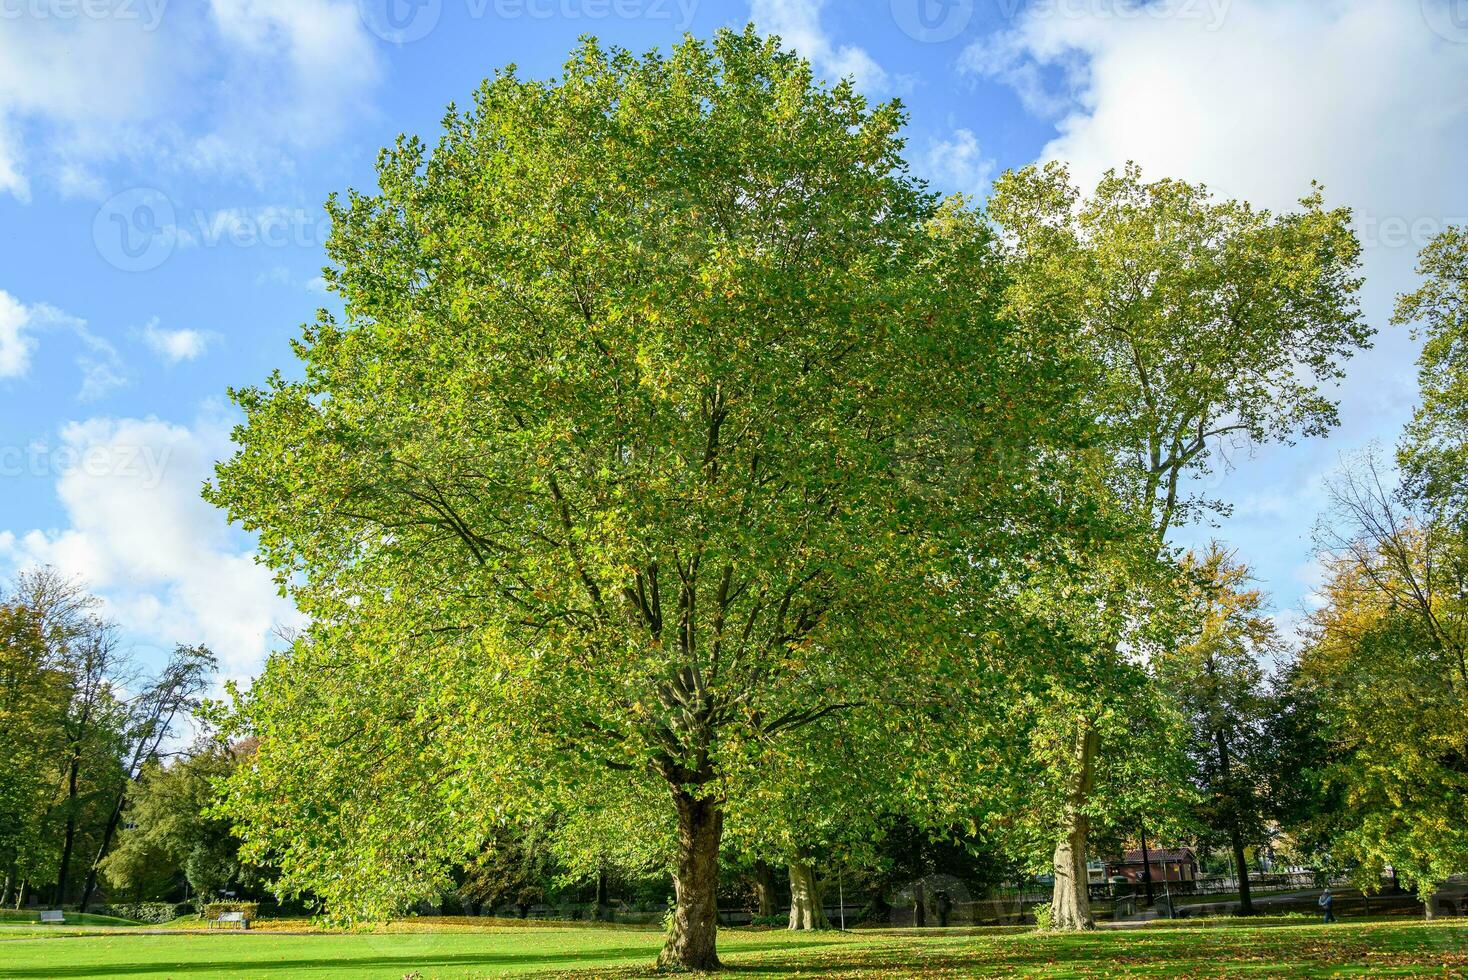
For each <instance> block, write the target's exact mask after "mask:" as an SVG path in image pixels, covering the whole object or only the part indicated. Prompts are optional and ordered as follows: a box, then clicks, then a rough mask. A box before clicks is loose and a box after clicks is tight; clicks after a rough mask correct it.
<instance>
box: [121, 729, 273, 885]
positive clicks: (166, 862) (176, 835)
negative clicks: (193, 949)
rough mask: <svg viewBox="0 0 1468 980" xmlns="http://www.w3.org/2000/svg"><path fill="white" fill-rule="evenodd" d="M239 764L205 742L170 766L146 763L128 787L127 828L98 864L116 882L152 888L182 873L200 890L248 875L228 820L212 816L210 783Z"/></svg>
mask: <svg viewBox="0 0 1468 980" xmlns="http://www.w3.org/2000/svg"><path fill="white" fill-rule="evenodd" d="M237 765H238V758H237V756H236V754H235V753H234V752H233V751H231V750H229V749H226V748H223V747H221V746H216V745H205V746H203V747H201V748H198V749H196V750H195V751H194V752H193V753H192V754H190V755H187V756H184V757H182V758H180V759H178V760H176V761H174V762H172V763H171V764H167V765H164V764H161V763H158V762H153V763H150V764H148V765H147V766H145V767H144V769H143V772H142V774H141V776H140V777H139V779H138V781H137V784H136V785H135V786H134V787H133V789H132V790H131V793H130V800H129V803H128V808H127V826H126V827H124V829H123V830H122V831H121V832H120V833H119V834H118V837H117V846H116V847H115V848H114V849H113V851H112V852H111V853H110V854H108V855H107V857H106V858H105V859H104V860H103V862H102V872H103V874H104V875H105V876H106V878H107V881H108V882H109V883H110V884H111V885H112V887H113V888H115V889H117V890H118V891H120V892H124V893H127V894H148V893H149V892H150V890H152V893H153V894H157V893H158V892H157V889H159V888H160V887H163V888H171V887H172V886H173V884H174V883H175V882H176V876H177V875H178V874H179V873H183V874H184V875H185V876H186V877H187V878H188V881H189V884H190V885H191V886H192V888H193V889H194V892H195V893H196V894H198V895H201V896H205V897H208V896H211V895H213V894H215V893H216V892H218V891H219V890H220V889H222V888H224V887H225V886H227V885H228V884H229V883H230V882H236V883H245V880H246V879H249V878H251V877H252V875H251V872H250V871H249V870H248V869H243V868H241V866H240V864H239V860H238V856H237V850H238V846H239V842H238V841H237V840H236V839H235V838H234V836H233V835H232V834H231V833H230V829H229V822H228V821H227V820H225V819H222V818H220V817H218V816H214V815H212V814H211V812H210V810H211V807H212V804H213V802H214V795H215V788H214V787H215V784H216V783H218V782H221V781H223V780H224V778H225V777H227V776H228V775H229V774H230V773H231V772H233V771H234V769H235V767H236V766H237Z"/></svg>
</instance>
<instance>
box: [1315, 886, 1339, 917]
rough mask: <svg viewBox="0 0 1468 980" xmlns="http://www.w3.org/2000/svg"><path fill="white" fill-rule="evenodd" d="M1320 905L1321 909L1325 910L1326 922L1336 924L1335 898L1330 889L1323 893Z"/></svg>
mask: <svg viewBox="0 0 1468 980" xmlns="http://www.w3.org/2000/svg"><path fill="white" fill-rule="evenodd" d="M1318 904H1319V905H1320V907H1321V908H1323V909H1325V921H1326V922H1334V921H1335V896H1334V895H1332V894H1331V893H1330V889H1329V888H1327V889H1326V890H1325V891H1323V892H1321V893H1320V902H1319V903H1318Z"/></svg>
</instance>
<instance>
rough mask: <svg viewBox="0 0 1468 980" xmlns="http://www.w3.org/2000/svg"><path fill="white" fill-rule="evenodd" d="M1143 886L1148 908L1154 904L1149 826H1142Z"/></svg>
mask: <svg viewBox="0 0 1468 980" xmlns="http://www.w3.org/2000/svg"><path fill="white" fill-rule="evenodd" d="M1142 887H1143V890H1144V891H1146V893H1147V908H1149V909H1150V908H1151V907H1152V904H1153V898H1152V852H1151V851H1149V850H1147V828H1146V827H1143V828H1142Z"/></svg>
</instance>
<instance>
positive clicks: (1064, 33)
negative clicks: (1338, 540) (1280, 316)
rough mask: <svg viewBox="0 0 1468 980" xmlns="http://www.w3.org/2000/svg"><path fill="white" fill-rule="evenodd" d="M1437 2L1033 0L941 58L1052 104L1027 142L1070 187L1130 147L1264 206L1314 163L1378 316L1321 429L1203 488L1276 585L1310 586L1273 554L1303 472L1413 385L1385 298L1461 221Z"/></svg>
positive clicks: (1285, 534)
mask: <svg viewBox="0 0 1468 980" xmlns="http://www.w3.org/2000/svg"><path fill="white" fill-rule="evenodd" d="M1445 9H1446V3H1445V0H1421V2H1417V0H1412V2H1403V0H1332V2H1328V3H1279V2H1275V0H1231V2H1228V3H1226V4H1222V5H1219V4H1214V5H1211V6H1210V5H1209V4H1206V3H1203V2H1201V0H1156V2H1151V3H1146V4H1142V3H1137V2H1132V0H1117V2H1115V3H1097V4H1091V3H1087V2H1085V0H1081V2H1078V3H1074V4H1071V3H1066V2H1064V0H1050V2H1045V0H1041V2H1039V3H1036V4H1033V5H1031V6H1029V7H1027V8H1025V11H1024V13H1022V14H1021V15H1020V17H1019V19H1018V20H1016V21H1015V22H1014V23H1013V27H1012V29H1011V30H1009V31H1006V32H1004V33H1001V34H999V35H996V36H991V37H989V38H987V39H985V40H983V41H981V42H977V43H976V44H974V45H972V46H971V47H970V48H969V50H968V51H967V52H966V53H965V55H964V56H963V58H962V60H961V62H960V67H961V68H963V69H965V70H968V71H971V72H974V73H976V74H979V75H982V76H984V77H987V78H989V79H992V80H997V81H999V82H1001V83H1004V84H1007V85H1009V86H1011V87H1013V88H1014V89H1015V91H1016V93H1017V94H1018V96H1019V98H1020V99H1021V101H1022V103H1023V104H1025V105H1026V106H1028V107H1029V108H1030V110H1031V111H1032V112H1034V113H1036V114H1037V115H1041V116H1043V117H1045V118H1051V119H1054V120H1055V127H1056V134H1055V137H1054V139H1053V140H1051V141H1050V143H1049V144H1048V145H1047V146H1045V147H1044V149H1043V150H1042V152H1041V154H1040V156H1041V158H1042V159H1047V160H1048V159H1055V160H1064V161H1067V162H1069V164H1070V165H1071V170H1072V174H1073V176H1074V178H1075V179H1076V180H1077V182H1078V183H1080V184H1081V186H1082V187H1086V186H1087V185H1092V184H1093V182H1094V181H1095V179H1096V178H1097V177H1098V176H1099V175H1100V174H1101V173H1102V172H1103V171H1104V170H1106V169H1107V168H1110V167H1118V166H1120V165H1122V164H1123V163H1125V162H1126V161H1127V160H1135V161H1137V162H1138V163H1139V164H1141V165H1142V167H1143V171H1144V173H1145V174H1146V175H1148V176H1150V177H1164V176H1165V177H1177V178H1182V179H1186V180H1191V181H1202V182H1205V183H1207V184H1209V185H1210V186H1211V187H1213V188H1214V189H1215V190H1216V191H1217V192H1218V193H1220V194H1222V195H1226V196H1230V197H1239V198H1244V199H1247V200H1249V201H1252V202H1254V203H1255V204H1257V205H1260V206H1263V207H1269V208H1274V209H1282V208H1288V207H1290V206H1292V205H1293V203H1294V202H1295V201H1296V200H1297V199H1298V198H1299V197H1301V196H1302V195H1303V194H1305V193H1307V192H1308V191H1309V185H1310V181H1311V180H1312V179H1314V180H1319V181H1321V182H1322V183H1323V184H1324V185H1325V193H1326V201H1327V203H1328V204H1329V205H1332V206H1334V205H1345V206H1348V207H1351V208H1352V209H1353V210H1354V213H1355V219H1356V226H1357V230H1358V233H1359V234H1360V236H1361V239H1362V243H1363V245H1364V246H1365V248H1364V255H1363V261H1364V270H1363V271H1364V274H1365V277H1366V285H1365V287H1364V289H1363V293H1362V301H1363V310H1364V312H1365V314H1366V317H1367V319H1368V320H1369V321H1370V322H1371V323H1372V324H1373V325H1374V326H1376V327H1378V328H1380V329H1381V333H1380V334H1379V335H1378V337H1377V340H1376V348H1375V349H1374V350H1372V351H1369V352H1366V353H1363V354H1360V355H1358V356H1357V357H1356V358H1355V359H1354V361H1353V362H1352V363H1351V365H1350V372H1351V373H1350V376H1349V378H1348V380H1347V382H1346V384H1345V386H1344V387H1343V388H1342V390H1341V391H1340V395H1341V399H1342V420H1343V425H1342V427H1341V430H1340V432H1339V433H1338V434H1337V436H1336V437H1335V438H1333V439H1332V440H1330V441H1329V442H1320V441H1307V442H1303V443H1301V444H1300V445H1298V446H1295V447H1270V448H1264V449H1260V450H1259V451H1258V453H1257V454H1256V455H1257V458H1256V459H1252V460H1250V461H1248V462H1247V463H1245V464H1242V465H1241V466H1240V468H1239V469H1238V470H1237V471H1236V472H1234V473H1230V474H1226V475H1224V476H1222V477H1220V479H1219V485H1218V486H1216V487H1213V488H1212V489H1213V490H1215V491H1216V492H1217V494H1218V495H1220V496H1223V497H1224V498H1225V499H1232V500H1235V501H1238V502H1240V503H1241V507H1240V508H1239V510H1238V511H1237V512H1236V514H1235V516H1234V517H1233V518H1232V519H1230V520H1227V521H1225V522H1224V524H1223V526H1224V528H1225V529H1226V531H1225V534H1226V536H1227V538H1228V539H1229V540H1230V542H1231V543H1234V544H1237V545H1239V546H1241V547H1243V548H1244V554H1245V555H1246V557H1248V558H1249V559H1250V560H1251V561H1252V562H1254V563H1256V564H1258V565H1260V567H1261V569H1262V571H1263V572H1264V576H1265V578H1266V579H1268V580H1270V581H1271V584H1272V586H1273V587H1276V588H1278V589H1280V590H1281V591H1282V592H1286V593H1292V594H1293V595H1295V596H1296V597H1303V595H1304V594H1307V593H1308V592H1309V588H1310V583H1308V582H1304V581H1301V580H1300V579H1299V577H1298V576H1296V575H1295V574H1293V570H1294V568H1295V566H1296V565H1297V564H1298V563H1299V561H1300V560H1301V559H1302V557H1303V556H1304V555H1306V554H1308V553H1309V551H1310V549H1311V544H1310V541H1309V527H1310V524H1311V523H1312V521H1313V520H1314V517H1315V515H1316V514H1317V513H1318V512H1319V509H1320V508H1321V507H1322V506H1323V504H1322V502H1321V501H1320V500H1319V499H1318V493H1317V492H1316V490H1317V485H1318V475H1319V474H1320V473H1322V472H1327V471H1329V470H1330V469H1331V468H1332V467H1333V465H1334V460H1335V457H1336V455H1337V453H1338V452H1339V450H1340V449H1341V448H1342V447H1343V446H1344V447H1351V446H1356V445H1360V444H1361V443H1363V442H1365V441H1366V440H1368V439H1370V438H1373V437H1380V438H1384V439H1386V440H1388V441H1391V440H1393V439H1394V438H1395V436H1396V433H1397V432H1399V431H1400V427H1401V425H1402V423H1403V422H1404V421H1405V420H1406V418H1407V417H1408V415H1409V413H1410V409H1411V406H1412V404H1413V403H1414V402H1415V399H1416V387H1415V372H1414V370H1413V366H1412V361H1413V358H1414V357H1415V352H1416V348H1415V345H1414V344H1413V343H1412V342H1411V340H1410V338H1409V337H1408V335H1407V332H1406V331H1404V330H1399V329H1393V328H1391V327H1389V326H1388V319H1389V317H1390V311H1391V301H1392V298H1393V296H1394V295H1395V294H1396V293H1397V292H1400V291H1402V290H1405V289H1409V288H1411V286H1412V285H1413V283H1414V282H1415V275H1414V273H1413V265H1414V264H1415V257H1416V253H1417V251H1418V250H1419V249H1420V248H1421V247H1422V246H1423V245H1425V244H1426V242H1427V241H1428V239H1429V238H1430V237H1431V236H1432V234H1434V233H1435V232H1436V231H1437V230H1440V229H1441V228H1443V227H1444V226H1446V225H1447V224H1450V223H1463V222H1468V182H1465V181H1464V180H1463V179H1462V171H1463V161H1464V160H1468V84H1465V79H1468V30H1460V31H1459V32H1458V34H1457V35H1454V34H1453V33H1452V31H1451V30H1450V28H1451V27H1452V24H1451V22H1450V21H1445V20H1443V19H1441V18H1437V19H1434V18H1435V15H1437V14H1441V13H1443V12H1444V11H1445ZM1210 533H1211V532H1210Z"/></svg>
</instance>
